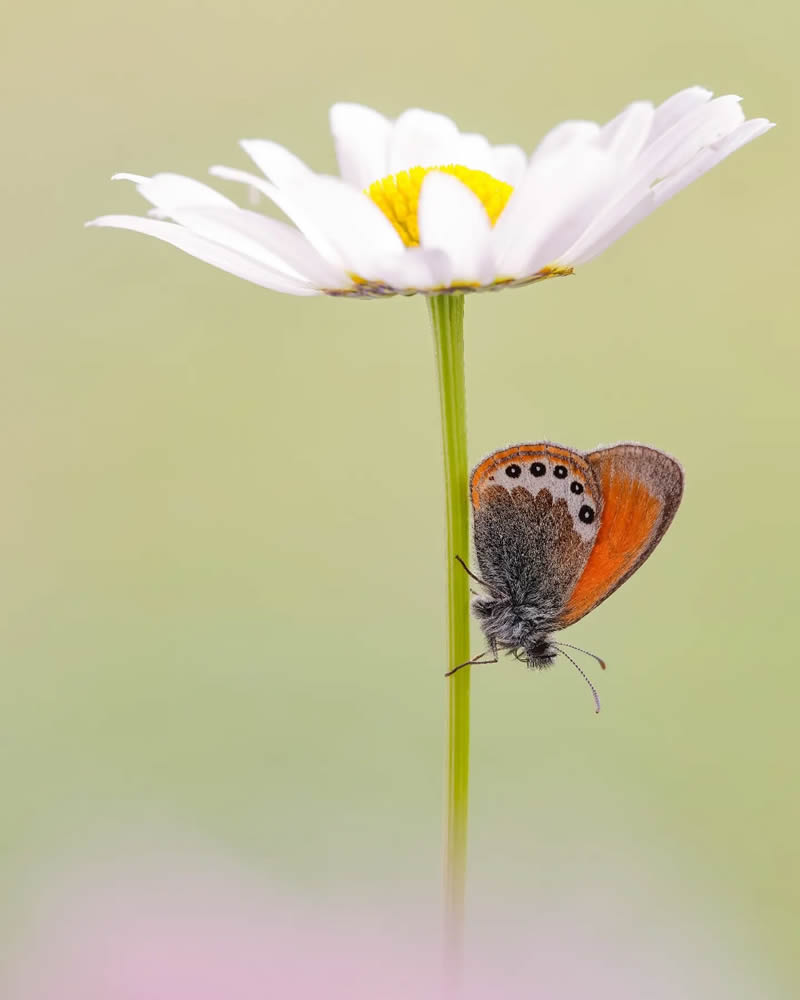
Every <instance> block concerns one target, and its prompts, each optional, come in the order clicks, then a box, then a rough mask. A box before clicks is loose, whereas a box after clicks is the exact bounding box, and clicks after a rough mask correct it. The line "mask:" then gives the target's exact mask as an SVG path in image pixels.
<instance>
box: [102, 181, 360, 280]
mask: <svg viewBox="0 0 800 1000" xmlns="http://www.w3.org/2000/svg"><path fill="white" fill-rule="evenodd" d="M117 177H118V178H123V177H124V179H130V180H134V181H136V182H137V190H138V191H139V193H140V194H141V195H143V197H145V198H146V199H147V200H148V201H149V202H150V203H151V204H153V205H155V207H156V209H157V212H158V217H159V218H164V217H168V218H172V219H174V220H175V221H176V222H180V223H181V224H182V225H185V226H187V228H189V229H190V230H191V231H192V232H194V233H197V235H198V236H204V237H206V238H207V239H210V240H213V241H214V242H215V243H221V244H222V245H223V246H227V247H229V248H230V249H232V250H237V251H239V252H240V253H243V254H245V255H246V256H248V257H252V258H253V259H254V260H259V261H261V262H262V263H263V264H266V265H267V266H268V267H271V268H274V269H275V270H277V271H281V272H283V273H285V274H287V275H288V276H289V277H291V278H301V279H305V278H306V277H309V276H308V275H306V274H304V273H303V272H298V271H297V270H296V269H295V268H293V267H292V266H291V265H290V264H287V262H286V261H285V260H282V259H281V257H280V256H279V255H277V256H276V254H274V253H272V252H270V251H269V250H268V249H267V248H266V247H265V246H264V245H263V244H262V243H260V242H259V241H258V240H257V239H253V238H252V234H253V226H252V225H248V223H247V222H244V223H241V224H239V225H237V222H236V219H237V216H238V215H239V214H240V213H241V212H242V210H241V209H240V208H239V206H238V205H236V203H235V202H233V201H231V200H230V199H229V198H226V197H224V195H221V194H220V193H219V192H218V191H215V190H214V189H213V188H210V187H208V186H207V185H206V184H201V183H200V182H199V181H196V180H193V179H192V178H191V177H182V176H181V175H179V174H156V176H155V177H151V178H148V177H137V176H135V175H134V176H131V175H119V174H118V175H117ZM203 209H206V210H210V209H215V210H216V214H213V213H211V212H209V211H206V213H205V214H203V211H202V210H203ZM152 214H154V213H152ZM247 214H252V213H247ZM255 218H263V219H264V220H265V222H268V221H274V220H266V218H265V217H264V216H255ZM278 225H280V223H278ZM286 228H287V229H288V227H286ZM297 235H299V234H297ZM301 239H302V237H301ZM310 249H311V248H310V247H309V250H310ZM312 252H313V251H312ZM345 284H349V282H348V281H345ZM325 287H331V286H329V285H326V286H325ZM334 287H336V286H334Z"/></svg>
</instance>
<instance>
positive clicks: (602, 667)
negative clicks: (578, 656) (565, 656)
mask: <svg viewBox="0 0 800 1000" xmlns="http://www.w3.org/2000/svg"><path fill="white" fill-rule="evenodd" d="M553 645H554V646H566V647H567V648H568V649H577V650H578V652H579V653H585V654H586V655H587V656H591V658H592V659H593V660H597V662H598V663H599V664H600V669H601V670H605V669H606V661H605V660H601V659H600V657H599V656H598V655H597V653H590V652H589V650H588V649H581V647H580V646H573V645H572V643H570V642H553Z"/></svg>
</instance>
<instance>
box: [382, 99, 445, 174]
mask: <svg viewBox="0 0 800 1000" xmlns="http://www.w3.org/2000/svg"><path fill="white" fill-rule="evenodd" d="M458 137H459V132H458V128H457V127H456V125H455V122H453V121H451V120H450V119H449V118H446V117H445V116H444V115H437V114H434V113H433V112H432V111H422V110H420V109H418V108H412V109H411V110H410V111H404V112H403V114H402V115H400V117H399V118H398V119H397V121H396V122H395V123H394V128H393V129H392V134H391V137H390V139H389V173H390V174H396V173H399V172H400V171H401V170H410V169H411V167H443V166H447V165H448V163H452V162H453V161H452V159H448V158H449V157H451V154H452V150H453V148H454V146H455V145H456V144H457V142H458Z"/></svg>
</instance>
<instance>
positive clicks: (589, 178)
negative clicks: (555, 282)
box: [525, 157, 614, 274]
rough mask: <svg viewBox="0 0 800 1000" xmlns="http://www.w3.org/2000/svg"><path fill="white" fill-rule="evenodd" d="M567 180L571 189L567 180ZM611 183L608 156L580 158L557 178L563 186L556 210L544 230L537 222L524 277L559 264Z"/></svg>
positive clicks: (612, 169) (610, 162) (611, 177)
mask: <svg viewBox="0 0 800 1000" xmlns="http://www.w3.org/2000/svg"><path fill="white" fill-rule="evenodd" d="M568 180H571V186H570V187H568V186H567V181H568ZM613 180H614V163H613V161H612V160H611V159H610V158H608V157H603V158H600V159H598V160H597V162H596V163H595V164H594V165H592V164H591V161H590V160H589V159H587V158H583V159H582V160H581V161H580V162H579V163H576V164H575V169H574V172H573V173H572V175H571V178H570V175H569V174H568V173H567V172H566V171H565V174H564V175H563V176H562V177H561V178H560V181H561V183H562V184H563V185H564V187H563V188H562V190H561V193H560V194H559V196H558V197H559V201H560V202H561V205H560V210H559V211H558V212H557V213H554V214H553V216H552V219H551V221H550V225H549V228H548V229H545V228H544V226H543V225H542V224H541V223H540V227H539V228H540V231H541V235H540V236H539V239H538V240H537V242H536V244H535V245H534V246H533V248H532V250H531V253H530V257H529V258H528V261H527V263H526V265H525V272H526V273H527V274H536V272H537V271H539V270H541V269H542V268H543V267H546V266H547V265H549V264H554V263H557V262H558V261H559V258H560V255H561V254H562V253H563V252H564V251H565V250H566V249H567V248H568V247H570V246H571V245H572V244H573V242H574V241H575V240H576V239H577V237H578V236H579V235H580V233H582V232H583V231H584V230H585V229H586V225H587V222H588V221H589V220H591V219H592V218H593V217H594V215H595V213H596V212H597V210H598V208H599V207H600V205H601V204H602V203H603V201H604V200H605V199H606V198H607V196H608V190H609V187H610V186H611V184H612V183H613Z"/></svg>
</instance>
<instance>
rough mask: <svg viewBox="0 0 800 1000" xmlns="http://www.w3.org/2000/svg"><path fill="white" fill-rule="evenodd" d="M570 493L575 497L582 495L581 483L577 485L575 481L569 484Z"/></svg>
mask: <svg viewBox="0 0 800 1000" xmlns="http://www.w3.org/2000/svg"><path fill="white" fill-rule="evenodd" d="M569 488H570V492H572V493H574V494H575V496H580V495H581V493H583V483H579V482H578V481H577V479H576V480H575V482H574V483H570V484H569Z"/></svg>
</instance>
